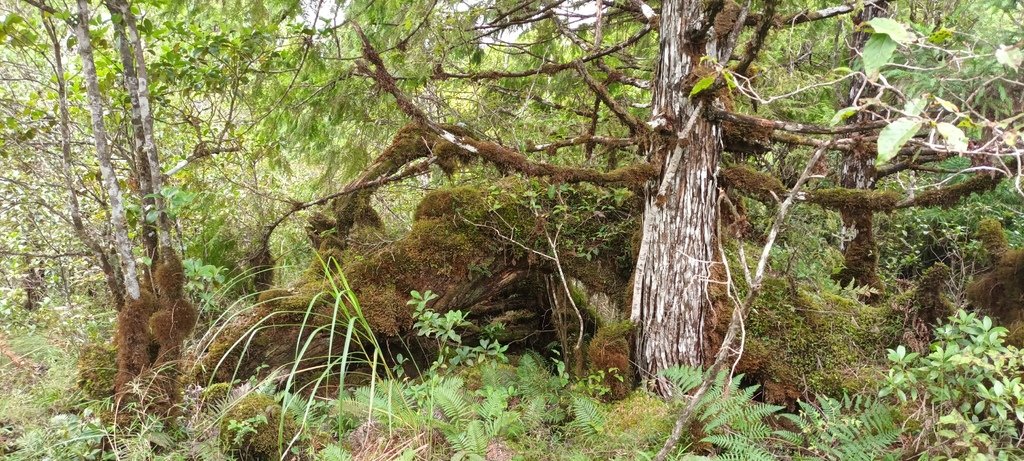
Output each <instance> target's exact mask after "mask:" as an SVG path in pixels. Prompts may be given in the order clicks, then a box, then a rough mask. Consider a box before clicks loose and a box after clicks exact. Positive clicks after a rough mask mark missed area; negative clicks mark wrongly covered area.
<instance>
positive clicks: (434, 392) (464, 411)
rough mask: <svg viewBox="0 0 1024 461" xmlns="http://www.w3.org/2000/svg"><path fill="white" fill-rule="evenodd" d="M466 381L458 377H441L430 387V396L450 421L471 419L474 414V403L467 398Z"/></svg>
mask: <svg viewBox="0 0 1024 461" xmlns="http://www.w3.org/2000/svg"><path fill="white" fill-rule="evenodd" d="M463 386H464V383H463V382H462V380H461V379H458V378H441V379H439V380H436V381H435V386H434V387H433V388H432V389H430V396H431V397H432V398H433V401H434V403H435V404H437V407H438V408H440V409H441V411H442V412H443V413H444V415H445V416H446V417H448V419H449V421H451V422H453V423H455V422H461V421H469V420H470V419H472V418H473V416H474V413H475V412H474V409H473V405H472V404H470V402H469V401H468V400H467V399H466V395H465V393H464V391H463Z"/></svg>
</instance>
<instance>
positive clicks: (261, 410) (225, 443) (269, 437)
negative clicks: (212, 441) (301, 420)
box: [220, 393, 299, 461]
mask: <svg viewBox="0 0 1024 461" xmlns="http://www.w3.org/2000/svg"><path fill="white" fill-rule="evenodd" d="M239 425H241V426H244V427H246V428H248V429H250V430H246V429H240V428H239ZM298 431H299V426H298V424H296V422H295V420H294V419H292V418H291V416H289V415H286V414H284V411H283V409H282V408H281V405H280V404H278V403H277V401H275V400H274V398H273V397H270V396H268V395H266V394H258V393H254V394H249V395H247V396H245V397H244V398H242V399H241V400H239V401H238V403H236V404H235V405H234V406H232V407H231V409H229V410H228V411H227V413H225V414H224V417H223V419H221V423H220V443H221V448H222V449H223V450H224V451H225V452H226V453H227V454H230V455H233V456H235V457H237V459H239V460H242V461H271V460H277V459H280V458H281V454H282V453H288V452H289V448H288V444H289V442H290V441H291V439H292V437H293V436H295V434H297V433H298Z"/></svg>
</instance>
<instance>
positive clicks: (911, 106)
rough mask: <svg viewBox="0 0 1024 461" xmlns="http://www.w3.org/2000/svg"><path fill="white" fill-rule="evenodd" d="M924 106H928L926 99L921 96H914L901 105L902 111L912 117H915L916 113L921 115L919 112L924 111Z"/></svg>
mask: <svg viewBox="0 0 1024 461" xmlns="http://www.w3.org/2000/svg"><path fill="white" fill-rule="evenodd" d="M926 107H928V100H927V99H925V98H923V97H922V98H914V99H911V100H909V101H907V103H906V104H904V105H903V112H906V113H907V115H910V116H912V117H917V116H918V115H921V112H924V109H925V108H926Z"/></svg>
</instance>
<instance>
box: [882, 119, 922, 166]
mask: <svg viewBox="0 0 1024 461" xmlns="http://www.w3.org/2000/svg"><path fill="white" fill-rule="evenodd" d="M920 129H921V120H918V119H917V118H910V117H903V118H901V119H898V120H896V121H895V122H892V123H890V124H889V125H887V126H886V127H885V128H882V131H881V132H880V133H878V158H877V159H875V164H878V165H880V164H882V163H885V162H888V161H889V160H892V158H893V157H895V156H896V154H897V153H898V152H899V151H900V148H901V147H903V145H904V144H906V143H907V141H909V140H910V138H912V137H913V136H914V135H915V134H917V130H920Z"/></svg>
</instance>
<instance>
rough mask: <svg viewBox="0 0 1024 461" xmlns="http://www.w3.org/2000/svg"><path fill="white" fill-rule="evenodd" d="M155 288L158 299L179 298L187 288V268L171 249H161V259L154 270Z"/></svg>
mask: <svg viewBox="0 0 1024 461" xmlns="http://www.w3.org/2000/svg"><path fill="white" fill-rule="evenodd" d="M153 287H154V288H155V293H156V295H157V296H158V297H163V296H179V295H180V294H181V293H182V290H183V289H184V287H185V267H184V266H183V265H182V264H181V258H179V257H178V255H177V254H176V253H175V252H174V250H172V249H170V248H166V247H164V248H161V249H160V259H159V261H158V262H157V265H156V268H155V269H154V270H153Z"/></svg>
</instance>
